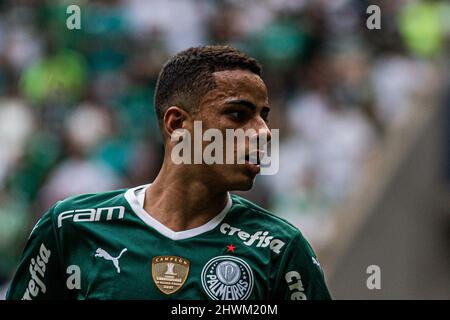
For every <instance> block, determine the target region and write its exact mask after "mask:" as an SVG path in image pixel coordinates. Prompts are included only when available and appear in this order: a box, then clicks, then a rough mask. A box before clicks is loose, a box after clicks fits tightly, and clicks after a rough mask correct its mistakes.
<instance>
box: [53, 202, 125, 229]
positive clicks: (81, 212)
mask: <svg viewBox="0 0 450 320" xmlns="http://www.w3.org/2000/svg"><path fill="white" fill-rule="evenodd" d="M124 213H125V207H123V206H117V207H106V208H97V209H77V210H68V211H64V212H62V213H60V214H59V215H58V228H60V227H61V226H62V223H63V220H65V219H71V220H72V221H73V222H94V221H100V220H102V218H103V219H104V220H112V219H113V214H116V219H123V216H124Z"/></svg>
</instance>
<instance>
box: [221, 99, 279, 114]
mask: <svg viewBox="0 0 450 320" xmlns="http://www.w3.org/2000/svg"><path fill="white" fill-rule="evenodd" d="M225 104H240V105H243V106H246V107H247V108H250V109H251V110H252V111H255V110H256V105H255V104H254V103H253V102H250V101H248V100H245V99H236V100H230V101H227V102H225ZM262 110H263V111H267V112H269V111H270V107H269V106H266V105H264V106H263V107H262Z"/></svg>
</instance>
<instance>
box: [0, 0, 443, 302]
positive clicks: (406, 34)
mask: <svg viewBox="0 0 450 320" xmlns="http://www.w3.org/2000/svg"><path fill="white" fill-rule="evenodd" d="M70 4H77V5H79V6H80V8H81V29H80V30H69V29H68V28H67V27H66V19H67V18H68V17H69V14H67V13H66V9H67V6H68V5H70ZM370 4H377V5H379V6H380V8H381V29H380V30H369V29H368V28H367V27H366V20H367V18H368V17H369V15H368V14H367V13H366V9H367V7H368V6H369V5H370ZM449 16H450V3H449V2H448V1H446V0H442V1H439V0H437V1H414V0H408V1H406V0H398V1H389V0H386V1H365V0H314V1H312V0H246V1H231V0H228V1H226V0H218V1H209V0H170V1H164V0H105V1H99V0H92V1H82V0H77V1H62V0H58V1H56V0H53V1H50V0H49V1H44V0H41V1H39V0H36V1H32V0H29V1H26V0H14V1H13V0H10V1H8V0H6V1H5V0H3V1H2V0H0V288H1V287H2V286H3V290H4V288H6V285H7V283H8V281H9V279H10V278H11V276H12V274H13V272H14V270H15V267H16V264H17V262H18V257H19V255H20V253H21V250H22V249H23V245H24V242H25V241H26V239H27V236H28V234H29V231H30V230H31V228H32V227H33V225H34V224H35V223H36V221H37V219H38V218H39V217H40V216H41V215H42V214H43V213H45V211H46V210H47V209H48V208H49V207H50V206H51V205H52V204H53V203H55V202H56V201H58V200H60V199H63V198H65V197H67V196H70V195H74V194H78V193H86V192H97V191H104V190H109V189H118V188H124V187H131V186H136V185H140V184H144V183H148V182H150V181H152V179H153V178H154V177H155V176H156V174H157V171H158V169H159V166H160V164H161V160H162V156H163V154H162V152H163V148H162V145H161V140H160V137H159V130H158V127H157V121H156V119H155V113H154V110H153V93H154V88H155V83H156V78H157V76H158V73H159V71H160V68H161V66H162V65H163V63H164V62H165V61H166V60H167V59H168V58H169V57H170V56H171V55H173V54H175V53H176V52H178V51H180V50H183V49H186V48H188V47H191V46H197V45H203V44H219V43H220V44H230V45H232V46H234V47H237V48H239V49H241V50H243V51H245V52H247V53H248V54H250V55H252V56H254V57H256V58H257V59H258V60H259V61H260V63H261V64H262V65H263V68H264V69H263V78H264V80H265V81H266V84H267V86H268V89H269V98H270V102H271V105H272V106H273V108H272V111H271V116H270V126H271V127H272V128H279V129H280V135H281V137H280V138H281V145H280V171H279V173H278V174H277V175H275V176H266V177H263V176H262V177H258V178H257V181H256V186H255V188H254V189H253V190H252V191H251V192H249V193H246V196H247V197H249V198H250V199H251V200H253V201H255V202H257V203H259V204H261V205H262V206H264V207H266V208H268V209H270V210H272V211H273V212H274V213H276V214H279V215H280V216H283V217H286V218H287V219H288V220H290V221H292V222H294V223H295V224H297V225H299V226H300V228H301V230H302V232H303V233H304V234H305V235H306V236H307V238H308V239H309V240H310V241H311V242H312V244H313V247H315V248H320V247H321V246H326V245H327V241H329V240H330V239H329V235H330V234H331V233H332V230H333V227H334V226H333V223H332V222H331V221H333V220H332V219H330V217H331V216H332V215H333V212H334V208H335V207H336V206H338V205H339V204H340V202H341V201H343V200H344V199H345V197H346V196H347V195H348V193H349V192H351V191H352V187H353V186H354V185H355V183H354V182H355V181H356V180H357V179H358V177H359V176H360V175H361V170H362V168H363V167H364V164H365V163H367V162H368V161H371V159H372V158H373V157H374V156H376V152H377V150H379V148H377V147H378V146H379V145H380V144H383V143H385V142H386V141H387V140H388V139H389V137H390V135H389V132H390V131H391V129H392V128H395V127H396V126H397V125H399V124H401V123H402V121H403V120H404V119H405V117H406V115H407V114H408V112H409V111H410V106H411V105H412V104H413V103H414V101H415V100H416V99H417V98H418V97H420V96H421V95H423V94H424V93H426V92H427V90H428V89H429V88H430V87H433V86H435V85H436V84H437V83H439V81H441V80H442V79H443V75H444V76H446V74H445V72H448V70H445V69H442V68H440V66H442V65H445V64H443V62H445V61H447V60H448V59H449V52H450V51H449V41H448V40H449V38H450V37H449V35H450V19H449ZM447 66H448V64H447ZM447 75H448V74H447ZM0 291H1V289H0ZM0 295H1V294H0Z"/></svg>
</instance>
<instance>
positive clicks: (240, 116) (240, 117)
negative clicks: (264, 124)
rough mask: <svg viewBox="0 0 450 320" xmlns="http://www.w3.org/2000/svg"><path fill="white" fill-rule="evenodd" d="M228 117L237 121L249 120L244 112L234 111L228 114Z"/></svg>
mask: <svg viewBox="0 0 450 320" xmlns="http://www.w3.org/2000/svg"><path fill="white" fill-rule="evenodd" d="M228 115H229V116H230V117H231V118H232V119H233V120H235V121H239V122H241V121H244V120H246V119H247V117H248V115H247V113H246V112H244V111H238V110H234V111H231V112H229V113H228Z"/></svg>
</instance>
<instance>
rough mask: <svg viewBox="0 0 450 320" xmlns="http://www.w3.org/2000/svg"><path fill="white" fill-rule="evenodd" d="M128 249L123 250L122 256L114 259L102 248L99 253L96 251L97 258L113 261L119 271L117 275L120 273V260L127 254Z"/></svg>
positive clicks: (98, 250)
mask: <svg viewBox="0 0 450 320" xmlns="http://www.w3.org/2000/svg"><path fill="white" fill-rule="evenodd" d="M127 250H128V249H127V248H125V249H123V250H122V251H121V252H120V254H119V255H118V256H117V257H112V256H111V255H110V254H109V253H108V252H106V251H105V250H103V249H102V248H98V249H97V251H95V257H96V258H99V257H100V258H103V259H105V260H111V261H112V262H113V264H114V267H116V269H117V273H120V266H119V259H120V257H121V256H122V254H123V253H124V252H126V251H127Z"/></svg>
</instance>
